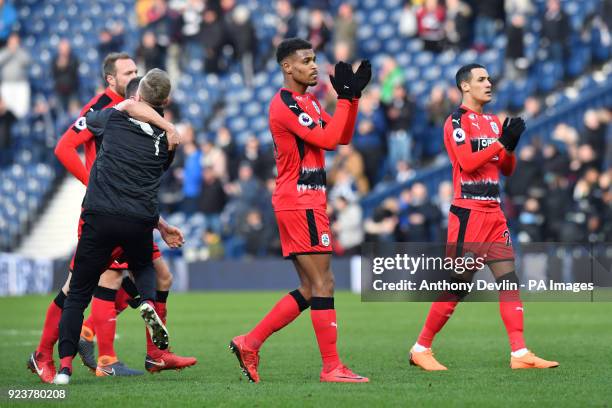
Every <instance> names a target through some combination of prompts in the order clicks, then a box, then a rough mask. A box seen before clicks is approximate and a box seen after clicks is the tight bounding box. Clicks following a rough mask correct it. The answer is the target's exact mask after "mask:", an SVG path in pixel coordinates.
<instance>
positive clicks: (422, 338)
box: [417, 300, 459, 348]
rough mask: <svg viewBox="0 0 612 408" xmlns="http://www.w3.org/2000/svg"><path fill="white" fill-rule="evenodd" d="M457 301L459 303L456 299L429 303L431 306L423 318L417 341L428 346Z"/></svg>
mask: <svg viewBox="0 0 612 408" xmlns="http://www.w3.org/2000/svg"><path fill="white" fill-rule="evenodd" d="M457 303H459V301H457V300H455V301H449V302H433V303H432V304H431V308H430V309H429V314H428V315H427V319H426V320H425V325H424V326H423V329H422V330H421V334H419V338H418V340H417V343H419V344H420V345H421V346H423V347H427V348H430V347H431V343H432V342H433V339H434V337H435V336H436V334H438V332H439V331H440V330H442V327H444V325H445V324H446V322H447V321H448V319H449V318H450V317H451V315H452V314H453V312H454V311H455V307H456V306H457Z"/></svg>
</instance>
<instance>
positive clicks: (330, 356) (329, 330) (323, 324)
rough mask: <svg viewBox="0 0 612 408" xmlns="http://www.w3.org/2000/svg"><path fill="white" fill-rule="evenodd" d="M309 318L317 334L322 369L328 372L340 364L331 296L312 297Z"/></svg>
mask: <svg viewBox="0 0 612 408" xmlns="http://www.w3.org/2000/svg"><path fill="white" fill-rule="evenodd" d="M310 318H311V319H312V327H313V328H314V331H315V335H316V336H317V343H318V344H319V351H320V352H321V359H322V360H323V371H324V372H330V371H331V370H333V369H334V368H336V367H337V366H338V365H339V364H340V358H339V357H338V349H337V348H336V342H337V341H338V325H337V324H336V310H335V309H334V298H333V297H313V298H312V299H311V304H310Z"/></svg>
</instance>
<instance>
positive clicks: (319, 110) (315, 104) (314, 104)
mask: <svg viewBox="0 0 612 408" xmlns="http://www.w3.org/2000/svg"><path fill="white" fill-rule="evenodd" d="M312 106H314V108H315V110H316V111H317V113H318V114H319V115H320V114H321V109H319V105H317V103H316V102H315V101H312Z"/></svg>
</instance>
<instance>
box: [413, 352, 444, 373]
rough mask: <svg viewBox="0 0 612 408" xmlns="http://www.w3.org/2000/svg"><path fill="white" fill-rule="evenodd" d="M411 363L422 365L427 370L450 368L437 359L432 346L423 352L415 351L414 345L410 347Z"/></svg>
mask: <svg viewBox="0 0 612 408" xmlns="http://www.w3.org/2000/svg"><path fill="white" fill-rule="evenodd" d="M410 365H413V366H417V367H421V368H422V369H423V370H425V371H444V370H448V368H446V367H444V366H443V365H442V364H440V363H439V362H438V360H436V359H435V357H434V354H433V352H432V351H431V349H430V348H428V349H427V350H425V351H421V352H417V351H414V347H413V348H412V349H410Z"/></svg>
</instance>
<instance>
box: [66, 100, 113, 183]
mask: <svg viewBox="0 0 612 408" xmlns="http://www.w3.org/2000/svg"><path fill="white" fill-rule="evenodd" d="M123 100H124V98H123V97H122V96H120V95H117V94H116V93H115V92H113V91H112V90H110V89H109V88H106V89H105V90H104V92H103V93H101V94H99V95H96V96H94V97H93V98H92V99H91V100H90V101H89V102H88V103H87V104H86V105H85V106H84V107H83V110H81V114H80V115H79V118H78V119H77V120H76V121H75V122H74V125H72V127H70V128H69V129H68V130H66V132H65V133H64V134H63V135H62V137H61V138H60V139H59V141H58V142H57V146H56V147H55V155H56V156H57V158H58V160H59V161H60V162H61V163H62V164H63V165H64V167H65V168H66V170H68V171H69V172H70V173H72V175H73V176H74V177H76V178H78V179H79V180H80V181H81V182H82V183H83V184H85V185H87V183H88V181H89V171H90V170H91V166H92V165H93V162H94V161H95V160H96V154H97V153H98V148H99V147H100V143H101V142H102V140H101V139H100V138H96V137H94V135H93V134H92V133H91V132H90V131H89V129H87V122H86V121H85V115H86V114H87V112H90V111H99V110H102V109H104V108H108V107H111V106H115V105H116V104H118V103H119V102H122V101H123ZM81 145H83V147H84V149H85V165H83V162H82V161H81V158H80V157H79V155H78V152H77V148H78V147H79V146H81Z"/></svg>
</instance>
